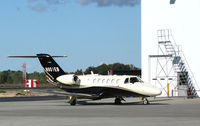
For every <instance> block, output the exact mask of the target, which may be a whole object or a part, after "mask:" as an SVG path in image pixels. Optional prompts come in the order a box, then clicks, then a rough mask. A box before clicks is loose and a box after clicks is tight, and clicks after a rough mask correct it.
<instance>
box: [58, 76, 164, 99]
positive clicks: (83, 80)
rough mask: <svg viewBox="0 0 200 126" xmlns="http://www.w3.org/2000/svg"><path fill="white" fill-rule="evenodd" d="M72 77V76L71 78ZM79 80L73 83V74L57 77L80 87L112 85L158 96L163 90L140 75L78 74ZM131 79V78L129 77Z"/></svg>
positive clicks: (65, 82) (111, 86) (146, 94)
mask: <svg viewBox="0 0 200 126" xmlns="http://www.w3.org/2000/svg"><path fill="white" fill-rule="evenodd" d="M69 77H70V78H69ZM78 78H79V82H78V83H71V82H72V81H71V80H70V79H71V76H68V75H63V76H60V77H58V78H57V80H58V81H59V82H61V83H62V84H66V85H69V83H70V84H71V85H76V86H77V85H79V86H80V88H83V87H84V88H89V87H105V88H106V87H108V88H109V87H110V88H116V89H121V90H124V91H129V92H133V93H137V94H141V95H145V96H157V95H160V94H161V90H160V89H158V88H156V87H154V86H152V85H149V84H145V83H144V82H143V81H142V80H141V79H140V78H139V77H136V76H127V75H124V76H119V75H96V74H91V75H81V76H78ZM127 78H137V79H138V82H135V83H130V82H128V83H125V80H126V79H127ZM129 81H130V79H129Z"/></svg>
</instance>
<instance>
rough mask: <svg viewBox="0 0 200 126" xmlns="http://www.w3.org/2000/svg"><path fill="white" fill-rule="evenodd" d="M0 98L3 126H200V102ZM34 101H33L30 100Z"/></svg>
mask: <svg viewBox="0 0 200 126" xmlns="http://www.w3.org/2000/svg"><path fill="white" fill-rule="evenodd" d="M8 99H9V98H8ZM8 99H7V100H6V98H4V99H3V98H0V126H199V125H200V99H199V98H198V99H186V98H156V99H154V98H151V99H149V101H150V102H151V104H150V105H142V103H141V102H140V99H138V98H128V99H126V100H127V101H126V102H124V104H123V105H114V104H113V101H114V99H105V100H99V101H87V102H84V101H79V104H78V105H77V106H70V105H69V103H67V100H66V99H65V97H43V98H41V97H33V98H11V100H8ZM31 99H33V100H31Z"/></svg>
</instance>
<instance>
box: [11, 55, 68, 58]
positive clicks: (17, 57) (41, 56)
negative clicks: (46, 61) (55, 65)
mask: <svg viewBox="0 0 200 126" xmlns="http://www.w3.org/2000/svg"><path fill="white" fill-rule="evenodd" d="M38 57H42V56H8V58H38ZM44 57H45V56H44ZM51 57H53V58H64V57H67V56H65V55H64V56H51Z"/></svg>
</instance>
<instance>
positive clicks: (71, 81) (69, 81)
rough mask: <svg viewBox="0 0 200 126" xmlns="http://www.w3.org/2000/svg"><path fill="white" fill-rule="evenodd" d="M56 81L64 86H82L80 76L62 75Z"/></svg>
mask: <svg viewBox="0 0 200 126" xmlns="http://www.w3.org/2000/svg"><path fill="white" fill-rule="evenodd" d="M56 80H57V81H58V82H60V83H62V84H66V85H79V84H80V79H79V78H78V76H76V75H74V74H69V75H62V76H59V77H58V78H56Z"/></svg>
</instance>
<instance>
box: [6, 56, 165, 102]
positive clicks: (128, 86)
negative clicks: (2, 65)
mask: <svg viewBox="0 0 200 126" xmlns="http://www.w3.org/2000/svg"><path fill="white" fill-rule="evenodd" d="M9 57H10V58H38V59H39V61H40V63H41V65H42V67H43V69H44V72H45V74H46V77H47V78H48V81H50V82H51V83H52V84H53V85H55V86H57V87H58V88H60V89H62V90H64V91H65V92H57V93H58V94H63V95H67V96H70V97H69V98H70V104H71V105H76V103H77V99H92V100H99V99H104V98H115V104H121V101H122V100H124V98H125V97H142V100H143V104H149V101H148V100H147V98H146V97H155V96H157V95H160V94H161V90H160V89H158V88H156V87H153V86H151V85H149V84H146V83H144V82H143V81H142V80H141V79H140V78H139V77H137V76H127V75H123V76H121V75H120V76H119V75H98V74H93V72H91V74H90V75H75V74H66V73H65V72H64V71H63V70H62V69H61V67H60V66H59V65H58V64H57V63H56V62H55V61H54V59H53V58H54V57H62V56H50V55H48V54H37V56H9ZM54 93H55V92H54Z"/></svg>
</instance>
